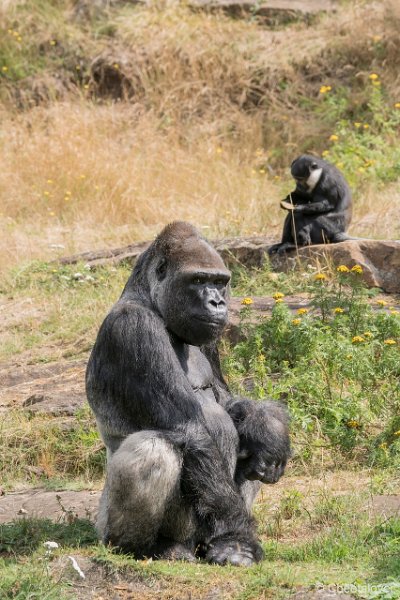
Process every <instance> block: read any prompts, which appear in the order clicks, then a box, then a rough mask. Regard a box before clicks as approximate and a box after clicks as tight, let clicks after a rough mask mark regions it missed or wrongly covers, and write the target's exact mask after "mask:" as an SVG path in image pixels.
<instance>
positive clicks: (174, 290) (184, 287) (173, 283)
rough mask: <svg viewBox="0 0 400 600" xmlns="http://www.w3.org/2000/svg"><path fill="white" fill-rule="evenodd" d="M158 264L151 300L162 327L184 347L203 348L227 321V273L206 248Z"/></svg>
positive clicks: (228, 275) (218, 260)
mask: <svg viewBox="0 0 400 600" xmlns="http://www.w3.org/2000/svg"><path fill="white" fill-rule="evenodd" d="M187 259H188V260H187V261H186V260H185V256H184V255H183V256H180V260H179V261H177V262H175V261H171V262H165V263H162V262H161V263H159V265H158V268H156V274H157V279H158V283H157V285H156V289H155V290H154V291H155V294H154V300H155V303H156V305H157V308H158V310H159V312H160V313H161V316H162V317H163V319H164V322H165V324H166V327H167V329H168V330H169V331H171V332H172V333H174V334H175V335H176V336H177V337H178V338H180V339H181V340H183V341H184V342H186V343H188V344H192V345H194V346H200V345H202V344H207V343H209V342H211V341H213V340H215V339H216V338H218V336H219V335H220V334H221V332H222V330H223V328H224V327H225V325H226V323H227V320H228V306H227V300H228V295H229V281H230V272H229V271H228V270H227V269H226V267H225V266H224V264H223V262H222V260H221V258H220V256H219V255H218V254H217V253H216V252H215V250H214V249H212V248H211V247H210V246H208V244H207V246H206V247H205V246H203V247H198V248H197V249H196V252H194V250H193V248H191V249H190V251H188V253H187Z"/></svg>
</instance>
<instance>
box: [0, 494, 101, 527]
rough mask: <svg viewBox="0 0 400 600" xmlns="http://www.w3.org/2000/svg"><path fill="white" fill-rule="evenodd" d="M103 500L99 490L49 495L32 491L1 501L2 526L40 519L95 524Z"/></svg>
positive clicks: (4, 497)
mask: <svg viewBox="0 0 400 600" xmlns="http://www.w3.org/2000/svg"><path fill="white" fill-rule="evenodd" d="M99 499H100V492H98V491H81V492H47V491H43V490H30V491H27V492H21V493H11V494H6V495H4V496H2V497H1V498H0V523H8V522H10V521H13V520H14V519H23V518H32V517H34V518H41V519H50V520H52V521H59V520H60V519H62V518H67V519H68V518H80V519H89V520H91V521H94V520H95V518H96V514H97V508H98V504H99Z"/></svg>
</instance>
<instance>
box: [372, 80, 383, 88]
mask: <svg viewBox="0 0 400 600" xmlns="http://www.w3.org/2000/svg"><path fill="white" fill-rule="evenodd" d="M372 85H375V86H376V87H379V86H380V85H381V82H380V81H373V82H372Z"/></svg>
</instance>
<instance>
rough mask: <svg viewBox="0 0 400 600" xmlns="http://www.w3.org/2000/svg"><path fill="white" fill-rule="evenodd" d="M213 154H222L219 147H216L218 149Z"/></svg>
mask: <svg viewBox="0 0 400 600" xmlns="http://www.w3.org/2000/svg"><path fill="white" fill-rule="evenodd" d="M215 152H216V153H217V154H222V148H221V146H218V148H216V150H215Z"/></svg>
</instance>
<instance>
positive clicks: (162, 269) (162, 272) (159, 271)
mask: <svg viewBox="0 0 400 600" xmlns="http://www.w3.org/2000/svg"><path fill="white" fill-rule="evenodd" d="M166 274H167V259H166V258H161V259H160V261H159V263H158V265H157V267H156V276H157V279H158V281H162V280H163V279H165V276H166Z"/></svg>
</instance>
